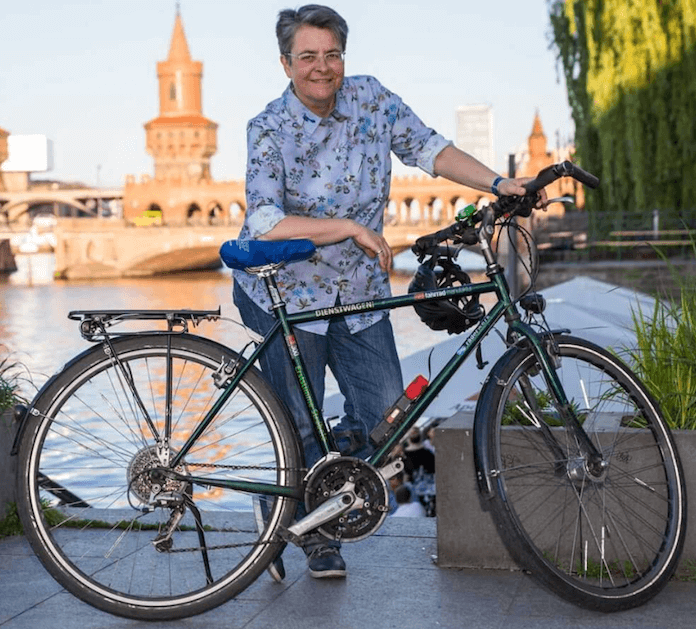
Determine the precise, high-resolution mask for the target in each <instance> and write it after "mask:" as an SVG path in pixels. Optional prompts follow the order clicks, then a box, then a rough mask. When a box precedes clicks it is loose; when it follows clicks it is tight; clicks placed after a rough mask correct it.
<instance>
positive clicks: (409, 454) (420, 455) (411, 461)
mask: <svg viewBox="0 0 696 629" xmlns="http://www.w3.org/2000/svg"><path fill="white" fill-rule="evenodd" d="M420 468H423V472H425V473H426V474H434V473H435V455H434V454H433V453H432V452H431V451H430V450H428V449H427V448H426V447H425V446H424V444H423V439H422V437H421V432H420V429H418V428H416V427H414V428H412V429H411V432H410V433H409V435H408V439H407V440H406V443H405V445H404V471H405V472H406V474H407V475H408V477H409V478H410V479H411V480H413V479H414V478H415V476H416V475H417V473H418V470H419V469H420Z"/></svg>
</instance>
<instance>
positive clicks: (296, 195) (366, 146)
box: [234, 76, 451, 334]
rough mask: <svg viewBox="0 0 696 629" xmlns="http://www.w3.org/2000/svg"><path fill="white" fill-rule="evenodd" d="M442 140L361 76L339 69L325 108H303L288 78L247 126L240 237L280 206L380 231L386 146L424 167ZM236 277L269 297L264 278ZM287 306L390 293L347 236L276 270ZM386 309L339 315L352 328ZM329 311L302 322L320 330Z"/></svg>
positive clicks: (256, 232) (260, 227)
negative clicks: (320, 111) (340, 76)
mask: <svg viewBox="0 0 696 629" xmlns="http://www.w3.org/2000/svg"><path fill="white" fill-rule="evenodd" d="M450 144H451V142H449V141H447V140H445V138H443V137H442V136H441V135H438V134H437V133H435V131H433V130H432V129H430V128H428V127H426V126H425V125H424V124H423V122H421V120H420V119H419V118H418V117H417V116H416V115H415V114H414V113H413V111H411V109H410V108H409V107H408V106H407V105H405V104H404V103H403V102H402V100H401V99H400V98H399V97H398V96H397V95H396V94H393V93H391V92H390V91H389V90H387V89H386V88H385V87H383V86H382V85H381V84H380V83H379V82H378V81H377V80H376V79H374V78H373V77H370V76H354V77H345V78H344V80H343V84H342V86H341V88H340V89H339V90H338V92H337V94H336V106H335V108H334V111H333V112H332V113H331V114H330V115H329V116H328V117H327V118H321V117H320V116H317V115H316V114H314V113H312V112H311V111H310V110H309V109H307V107H305V106H304V105H303V104H302V102H301V101H300V100H299V99H298V98H297V96H295V94H294V92H293V91H292V88H291V86H288V88H287V89H286V90H285V92H283V95H282V96H281V97H280V98H279V99H277V100H274V101H273V102H271V103H270V104H269V105H268V106H267V107H266V109H265V110H264V111H263V112H262V113H261V114H259V115H258V116H256V117H255V118H253V119H252V120H251V121H250V122H249V124H248V127H247V151H248V155H247V173H246V200H247V209H246V215H245V219H244V224H243V226H242V230H241V232H240V234H239V238H240V239H242V240H244V239H256V238H258V237H259V236H260V235H262V234H265V233H266V232H268V231H270V230H271V229H273V227H275V225H276V224H277V223H278V222H280V221H281V220H282V219H283V218H284V217H285V216H287V215H291V214H292V215H297V216H307V217H315V218H350V219H353V220H354V221H357V222H358V223H361V224H362V225H365V226H367V227H369V228H371V229H373V230H375V231H376V232H379V233H382V229H383V219H384V209H385V207H386V204H387V202H388V200H389V189H390V184H391V155H390V153H391V151H393V152H394V153H395V154H396V155H397V157H399V159H401V161H402V162H404V164H407V165H409V166H418V167H420V168H421V169H422V170H424V171H425V172H427V173H429V174H430V175H432V176H435V175H434V173H433V170H434V163H435V158H436V157H437V155H438V154H439V153H440V151H442V150H443V149H444V148H445V147H446V146H448V145H450ZM234 278H235V280H236V281H237V282H238V283H239V284H240V286H241V288H242V289H243V290H244V291H245V292H246V293H247V295H249V297H251V298H252V299H253V300H254V301H255V302H256V303H257V304H258V305H259V306H261V307H262V308H264V309H268V308H269V307H270V299H269V297H268V294H267V292H266V288H265V284H264V282H263V280H260V279H257V278H256V277H255V276H253V275H249V274H247V273H245V272H244V271H235V272H234ZM277 281H278V287H279V289H280V292H281V295H282V297H283V299H284V300H285V302H286V303H287V307H288V312H299V311H305V310H315V309H319V308H329V307H332V306H335V305H336V302H337V299H340V303H341V304H343V305H347V304H351V303H355V302H358V301H365V300H371V299H380V298H383V297H389V296H390V295H391V291H390V287H389V276H388V273H386V272H384V271H383V270H382V269H381V268H380V266H379V260H378V258H376V257H375V258H370V257H369V256H368V255H367V254H365V252H363V251H362V249H360V248H359V247H358V246H357V245H356V244H355V242H354V241H353V240H352V239H348V240H344V241H342V242H337V243H334V244H330V245H324V246H321V247H318V248H317V252H316V253H315V254H314V256H312V258H310V259H309V260H306V261H302V262H293V263H291V264H288V265H286V266H285V267H284V268H282V269H281V270H280V271H279V273H278V276H277ZM387 314H388V311H378V312H370V313H360V314H353V315H346V322H347V324H348V327H349V329H350V331H351V332H352V333H355V332H357V331H359V330H363V329H365V328H367V327H369V326H370V325H372V324H373V323H376V322H377V321H378V320H379V319H380V318H382V317H384V316H387ZM328 323H329V322H328V321H316V322H311V323H306V324H302V327H303V328H304V329H306V330H309V331H311V332H315V333H317V334H326V330H327V328H328Z"/></svg>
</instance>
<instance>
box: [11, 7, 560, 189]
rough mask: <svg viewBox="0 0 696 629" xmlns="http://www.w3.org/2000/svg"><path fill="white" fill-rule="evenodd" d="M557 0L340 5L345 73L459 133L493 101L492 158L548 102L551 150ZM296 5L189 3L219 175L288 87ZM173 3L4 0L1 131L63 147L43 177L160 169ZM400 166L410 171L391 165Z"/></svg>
mask: <svg viewBox="0 0 696 629" xmlns="http://www.w3.org/2000/svg"><path fill="white" fill-rule="evenodd" d="M547 1H548V0H477V1H475V2H474V1H472V0H428V1H422V0H421V1H420V2H412V1H410V0H394V1H392V0H388V1H386V0H333V1H327V4H329V5H330V6H332V7H333V8H334V9H336V10H337V11H338V12H339V13H340V14H341V15H343V17H344V18H345V19H346V21H347V22H348V26H349V29H350V30H349V35H348V45H347V55H346V74H347V75H352V74H370V75H373V76H375V77H377V79H379V81H380V82H381V83H382V84H384V85H385V86H386V87H387V88H388V89H390V90H391V91H393V92H395V93H397V94H398V95H399V96H401V98H402V99H403V100H404V101H405V102H406V103H407V104H408V105H409V106H410V107H411V108H412V109H413V110H414V111H415V112H416V114H418V116H419V117H420V118H421V119H422V120H423V121H424V122H425V123H426V124H428V125H429V126H431V127H433V128H434V129H436V130H437V131H438V132H439V133H441V134H442V135H444V136H445V137H448V138H451V139H454V137H455V112H456V109H457V108H458V107H460V106H463V105H476V104H487V105H490V106H491V107H492V108H493V114H494V129H495V130H494V141H495V151H496V156H497V159H496V167H497V169H498V170H499V171H500V172H503V173H504V172H505V170H506V168H507V166H506V164H507V155H508V154H509V153H511V152H515V151H516V150H517V149H519V148H521V147H522V146H524V145H526V141H527V137H528V136H529V133H530V132H531V129H532V123H533V119H534V114H535V112H537V111H538V112H539V114H540V116H541V120H542V124H543V126H544V131H545V133H546V135H547V137H548V140H549V147H553V146H555V145H556V143H557V141H558V140H557V138H560V139H561V143H565V141H566V140H567V139H568V138H570V137H572V134H573V124H572V120H571V116H570V110H569V107H568V101H567V95H566V90H565V84H564V82H563V79H562V78H560V72H559V71H558V69H557V63H556V58H555V54H554V52H553V51H552V50H551V49H550V48H549V41H550V38H549V30H550V26H549V19H548V7H547ZM302 4H304V2H302V1H300V2H299V3H292V2H288V1H287V0H181V2H180V5H181V16H182V19H183V23H184V30H185V33H186V38H187V40H188V44H189V50H190V52H191V56H192V58H193V59H194V60H197V61H202V62H203V115H205V116H206V117H208V118H210V119H211V120H213V121H215V122H217V123H218V125H219V127H218V151H217V153H216V154H215V155H214V156H213V157H212V161H211V170H212V175H213V178H214V179H215V180H229V179H242V178H243V177H244V170H245V162H246V146H245V143H246V133H245V129H246V123H247V121H248V120H249V119H250V118H252V117H253V116H255V115H256V114H258V113H259V112H260V111H261V110H263V108H264V107H265V105H266V104H267V103H268V102H270V101H271V100H273V99H275V98H277V97H278V96H279V95H280V94H281V93H282V91H283V90H284V89H285V87H286V86H287V78H286V76H285V74H284V72H283V70H282V68H281V65H280V62H279V54H278V48H277V43H276V40H275V22H276V17H277V14H278V11H280V10H281V9H284V8H288V7H292V8H295V7H298V6H301V5H302ZM175 15H176V2H175V1H174V0H83V1H65V0H50V1H49V0H27V1H25V2H13V1H11V0H1V1H0V128H3V129H5V130H6V131H9V132H10V133H11V134H17V135H27V134H42V135H45V136H47V137H48V138H49V139H50V140H52V142H53V149H54V159H53V164H54V167H53V170H52V171H50V172H47V173H36V174H33V175H32V179H35V180H36V179H47V178H50V179H57V180H62V181H80V182H83V183H86V184H88V185H100V186H121V185H123V182H124V179H125V176H126V175H128V174H134V175H136V176H140V175H143V174H147V175H152V173H153V172H154V167H153V161H152V158H151V157H150V156H149V155H148V154H147V152H146V150H145V131H144V129H143V125H144V124H145V123H146V122H147V121H148V120H151V119H153V118H155V117H157V115H158V112H159V102H158V98H159V97H158V82H157V67H156V64H157V62H158V61H164V60H165V59H166V58H167V54H168V52H169V43H170V40H171V34H172V29H173V26H174V19H175ZM394 172H395V174H409V173H414V172H417V171H414V170H413V169H409V168H406V167H405V166H401V165H400V164H399V163H398V160H396V159H395V160H394Z"/></svg>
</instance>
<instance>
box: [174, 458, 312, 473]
mask: <svg viewBox="0 0 696 629" xmlns="http://www.w3.org/2000/svg"><path fill="white" fill-rule="evenodd" d="M186 465H187V467H214V468H220V469H225V470H258V471H262V472H273V471H277V470H280V471H282V472H304V473H306V472H307V468H306V467H265V466H263V465H223V464H222V463H189V462H188V461H187V462H186Z"/></svg>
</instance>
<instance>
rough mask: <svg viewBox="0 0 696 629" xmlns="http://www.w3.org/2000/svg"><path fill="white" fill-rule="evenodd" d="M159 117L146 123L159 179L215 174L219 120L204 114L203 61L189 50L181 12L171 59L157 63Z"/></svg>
mask: <svg viewBox="0 0 696 629" xmlns="http://www.w3.org/2000/svg"><path fill="white" fill-rule="evenodd" d="M157 77H158V79H159V103H160V112H159V116H158V117H157V118H155V119H154V120H150V122H148V123H147V124H146V125H145V132H146V136H147V152H148V153H150V155H152V157H153V158H154V160H155V179H161V180H167V179H169V180H174V179H183V180H185V179H198V180H209V179H210V157H211V156H212V155H214V154H215V152H216V150H217V124H215V123H214V122H212V121H211V120H208V119H207V118H205V117H204V116H203V113H202V110H201V78H202V77H203V64H202V63H201V62H200V61H193V60H192V59H191V55H190V53H189V48H188V43H187V42H186V35H185V34H184V26H183V24H182V22H181V15H180V14H179V12H178V11H177V14H176V20H175V22H174V32H173V34H172V41H171V45H170V47H169V56H168V57H167V60H166V61H160V62H159V63H158V64H157Z"/></svg>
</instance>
